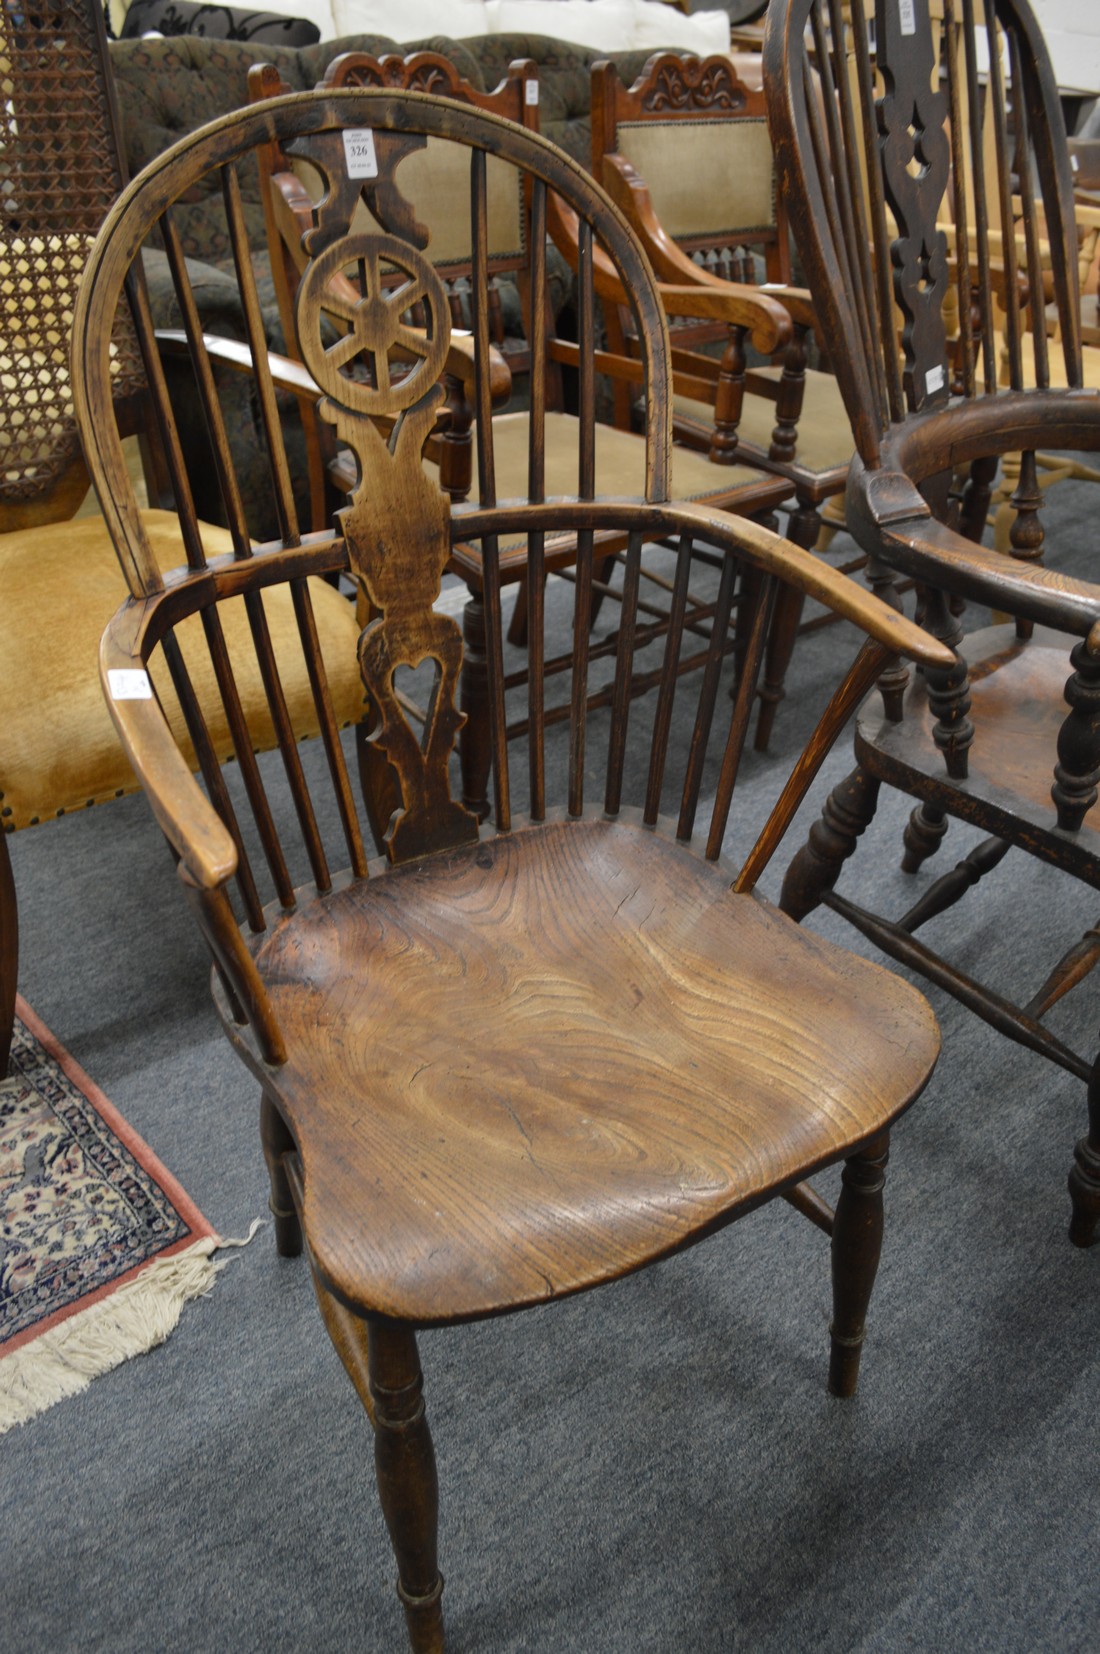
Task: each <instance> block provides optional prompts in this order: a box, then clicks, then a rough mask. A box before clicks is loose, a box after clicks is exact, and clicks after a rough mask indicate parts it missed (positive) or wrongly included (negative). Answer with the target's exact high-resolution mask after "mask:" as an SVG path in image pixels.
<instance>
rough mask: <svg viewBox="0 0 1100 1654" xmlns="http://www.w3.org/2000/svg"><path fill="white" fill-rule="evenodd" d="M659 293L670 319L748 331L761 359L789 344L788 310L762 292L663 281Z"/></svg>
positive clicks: (734, 286)
mask: <svg viewBox="0 0 1100 1654" xmlns="http://www.w3.org/2000/svg"><path fill="white" fill-rule="evenodd" d="M657 291H658V292H659V293H660V295H661V303H662V304H663V305H664V307H665V314H666V315H668V316H695V317H702V318H704V319H706V320H708V321H716V322H726V323H727V324H728V325H729V326H731V327H747V328H749V329H750V337H751V339H752V342H753V344H754V345H755V346H756V348H757V350H758V351H759V352H760V354H761V355H762V356H773V355H774V354H775V352H776V351H777V350H782V348H783V346H784V345H786V344H789V342H790V338H791V318H790V315H789V313H788V311H787V309H786V307H785V306H784V305H783V304H781V303H779V302H778V301H777V300H775V299H773V298H772V297H771V295H770V294H767V295H765V294H762V293H761V291H760V289H759V288H756V287H743V286H742V285H741V284H740V283H738V282H732V281H731V282H723V283H722V285H721V286H720V287H719V286H714V287H712V286H710V285H709V284H708V285H706V286H695V285H694V284H692V285H691V286H683V285H679V284H676V285H674V284H672V283H670V282H663V281H662V282H658V284H657ZM620 302H625V301H624V300H621V301H620Z"/></svg>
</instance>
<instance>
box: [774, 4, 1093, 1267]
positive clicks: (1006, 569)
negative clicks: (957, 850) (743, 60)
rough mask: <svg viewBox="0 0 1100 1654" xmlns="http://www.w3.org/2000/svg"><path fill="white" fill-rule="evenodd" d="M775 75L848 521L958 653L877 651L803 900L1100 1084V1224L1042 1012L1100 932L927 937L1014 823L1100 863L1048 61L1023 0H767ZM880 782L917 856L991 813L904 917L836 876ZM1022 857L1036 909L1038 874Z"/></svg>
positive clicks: (1088, 600) (805, 877)
mask: <svg viewBox="0 0 1100 1654" xmlns="http://www.w3.org/2000/svg"><path fill="white" fill-rule="evenodd" d="M872 24H873V31H872V28H871V25H872ZM765 79H766V84H767V87H768V98H769V114H770V118H771V122H772V130H773V134H774V138H775V144H776V152H777V155H778V158H779V169H780V188H781V189H782V191H783V192H784V194H785V195H786V196H787V198H788V200H789V202H790V205H791V209H792V215H793V222H794V225H795V230H796V234H797V236H798V243H799V248H800V251H801V254H802V259H803V262H804V264H805V267H806V271H807V276H808V279H809V281H810V284H811V287H812V289H813V292H814V297H815V301H816V304H817V306H818V309H819V311H820V313H821V314H822V316H823V317H824V318H825V325H826V332H827V334H828V336H829V337H831V338H833V339H835V340H837V341H842V342H843V348H838V350H837V352H836V357H835V362H834V367H835V371H836V374H837V378H838V380H839V382H840V384H841V387H842V389H843V392H844V399H845V402H846V405H847V408H848V412H849V415H850V417H851V422H852V429H853V432H854V434H855V438H856V441H857V444H858V450H859V452H858V458H857V459H856V460H855V461H854V462H853V465H852V469H851V474H850V477H849V484H848V497H847V498H848V512H847V515H848V521H849V524H850V526H851V528H852V531H853V533H854V534H855V535H856V537H857V538H858V539H859V541H860V543H861V545H862V546H863V547H864V549H865V550H866V551H867V552H868V554H869V555H870V558H871V579H872V583H873V584H874V585H875V587H876V589H878V590H880V591H882V592H883V593H884V595H887V596H889V594H890V593H891V591H892V590H893V585H894V581H895V578H896V577H897V576H898V575H903V576H906V577H908V578H911V579H913V580H915V581H917V582H918V583H919V585H920V590H921V605H922V614H923V616H924V619H925V621H926V623H927V624H928V626H929V628H930V629H931V630H933V631H934V632H935V633H936V635H937V636H939V637H940V638H941V640H942V641H944V642H945V643H946V644H948V645H949V646H950V647H951V648H952V650H953V651H954V655H955V659H954V665H953V666H952V668H951V670H950V671H949V672H946V673H942V672H940V671H939V670H938V669H932V670H928V671H926V672H925V673H924V674H923V675H922V676H921V677H919V678H910V677H909V675H908V674H907V673H906V672H905V671H898V672H895V671H891V672H888V673H886V674H884V677H883V680H882V683H881V689H882V692H883V707H884V712H885V716H883V715H882V712H881V711H880V709H879V707H878V705H877V701H876V703H875V704H872V705H869V706H868V708H866V709H865V711H864V713H863V715H861V717H860V719H859V720H858V721H857V731H856V756H857V768H856V770H855V771H854V772H853V774H852V775H851V776H849V777H848V778H847V780H846V781H845V782H843V783H841V784H840V785H839V786H838V787H837V788H836V789H835V790H834V793H833V795H832V797H831V798H830V800H829V802H828V803H827V805H826V807H825V813H824V819H823V821H822V823H820V824H819V825H818V827H816V828H815V829H814V831H813V834H812V837H811V842H810V843H809V844H808V845H807V846H806V847H805V848H804V849H803V850H802V851H800V852H799V854H798V856H797V857H796V858H795V860H794V862H793V863H792V865H791V868H790V869H789V871H788V875H787V878H786V881H785V885H784V896H783V902H784V906H785V908H786V910H787V911H788V912H789V913H791V914H794V915H797V916H799V917H802V916H804V915H805V914H807V913H808V912H809V911H811V910H812V909H813V908H814V907H815V906H816V905H817V904H818V903H819V902H827V903H828V904H829V905H831V906H833V907H834V908H836V910H837V911H839V912H842V913H844V914H845V915H846V916H847V917H848V918H849V919H851V920H852V921H853V923H855V924H856V925H857V926H858V927H859V928H860V929H861V930H862V931H863V932H864V934H866V935H867V936H870V937H871V938H873V940H875V941H876V942H877V943H879V944H880V945H881V946H882V947H883V948H884V949H885V950H886V951H887V952H888V953H889V954H890V955H891V956H892V957H894V958H895V959H898V960H900V961H902V962H904V963H906V964H908V965H911V966H912V967H913V968H915V969H917V970H920V971H922V972H924V973H925V974H926V975H927V976H928V977H929V978H930V979H932V980H934V981H936V982H938V983H939V984H940V985H941V986H943V987H944V988H946V989H947V990H948V991H949V992H951V993H954V994H955V995H956V996H957V997H958V998H959V999H960V1000H961V1001H962V1002H963V1003H965V1004H966V1005H968V1006H970V1007H971V1008H972V1009H973V1010H975V1011H976V1012H977V1013H978V1014H979V1015H981V1016H983V1017H984V1018H985V1019H986V1020H987V1021H988V1022H989V1023H990V1024H991V1026H993V1027H995V1028H997V1029H998V1030H1000V1031H1001V1032H1002V1033H1004V1034H1006V1035H1007V1036H1008V1037H1010V1038H1012V1039H1014V1040H1016V1041H1017V1042H1019V1043H1020V1044H1021V1045H1023V1046H1025V1047H1027V1048H1028V1049H1030V1050H1033V1051H1038V1052H1041V1053H1043V1054H1044V1055H1045V1056H1047V1057H1048V1058H1050V1060H1051V1061H1053V1062H1055V1063H1056V1064H1057V1065H1058V1066H1060V1067H1061V1068H1064V1069H1066V1070H1067V1071H1068V1072H1070V1073H1072V1074H1074V1075H1075V1076H1076V1077H1078V1078H1079V1079H1081V1080H1083V1081H1085V1082H1086V1083H1087V1084H1088V1088H1089V1132H1088V1135H1087V1136H1086V1137H1085V1138H1082V1139H1081V1141H1080V1142H1079V1144H1078V1146H1077V1152H1076V1157H1075V1164H1074V1167H1073V1170H1072V1172H1071V1176H1070V1189H1071V1194H1072V1198H1073V1219H1072V1224H1071V1231H1070V1232H1071V1235H1072V1237H1073V1239H1074V1240H1075V1241H1076V1242H1077V1243H1078V1244H1080V1245H1087V1244H1089V1243H1090V1242H1091V1240H1092V1238H1093V1236H1094V1234H1095V1231H1096V1226H1097V1222H1098V1221H1100V1089H1098V1088H1097V1085H1096V1081H1095V1077H1094V1076H1095V1074H1096V1068H1095V1059H1094V1057H1093V1055H1091V1054H1090V1053H1089V1052H1088V1050H1087V1049H1086V1051H1085V1052H1084V1053H1082V1052H1081V1051H1080V1050H1076V1049H1074V1048H1073V1047H1072V1046H1071V1045H1070V1043H1069V1041H1068V1040H1067V1039H1066V1038H1063V1037H1062V1036H1060V1035H1058V1034H1056V1033H1055V1032H1054V1030H1053V1029H1052V1028H1050V1027H1049V1026H1048V1025H1047V1024H1045V1023H1044V1020H1043V1019H1044V1018H1045V1017H1046V1016H1047V1015H1048V1013H1049V1012H1051V1011H1052V1010H1053V1008H1054V1007H1055V1006H1058V1005H1060V1003H1061V1001H1062V1000H1063V999H1064V997H1065V995H1066V994H1067V993H1069V991H1070V990H1071V989H1072V988H1073V987H1075V986H1076V985H1077V984H1079V983H1080V982H1082V981H1083V980H1084V979H1085V977H1086V976H1087V975H1088V972H1089V971H1090V970H1091V969H1092V968H1093V967H1094V966H1095V964H1096V963H1097V962H1098V960H1100V947H1098V946H1095V945H1093V944H1092V943H1091V942H1086V943H1082V942H1081V940H1080V938H1079V936H1077V935H1076V934H1075V935H1074V936H1073V937H1072V938H1065V939H1064V940H1063V946H1064V947H1065V946H1066V943H1068V944H1069V945H1068V947H1066V951H1065V952H1063V953H1062V956H1061V958H1060V959H1058V960H1057V961H1056V962H1055V963H1054V965H1053V966H1051V965H1050V963H1049V961H1045V960H1041V961H1036V981H1035V983H1034V992H1033V993H1032V994H1030V996H1028V995H1019V993H1018V990H1014V995H1013V996H1010V995H1009V994H1008V993H1007V991H1006V990H1004V989H1002V988H999V987H998V986H997V985H995V984H992V983H989V982H986V981H985V980H984V978H980V977H979V976H978V975H977V974H974V975H971V974H967V973H966V972H964V971H963V969H962V968H961V966H960V965H959V964H958V963H956V962H954V961H953V960H948V959H945V958H944V957H943V955H942V954H941V953H940V952H939V950H938V949H937V948H934V947H933V946H932V945H931V944H930V943H926V942H925V941H924V940H923V939H918V938H917V937H916V935H915V932H916V931H917V930H918V929H920V928H921V927H922V926H924V925H925V924H927V923H929V922H930V921H931V920H932V919H934V918H936V917H938V916H939V915H941V914H943V913H944V912H945V911H946V910H947V909H948V908H950V907H952V906H953V905H954V904H955V903H956V902H958V901H959V900H960V898H961V897H962V896H963V895H964V894H965V893H966V892H968V891H969V890H971V889H972V888H973V887H974V886H975V885H976V884H977V883H979V881H981V880H983V879H984V878H986V877H987V876H988V875H990V874H992V873H993V871H994V869H996V868H997V867H998V866H999V864H1000V863H1001V861H1002V860H1003V859H1004V857H1005V855H1006V854H1007V853H1008V851H1009V850H1010V848H1013V847H1015V848H1016V849H1018V850H1019V851H1022V852H1024V853H1026V854H1027V855H1029V856H1035V857H1037V858H1039V859H1040V860H1042V861H1044V862H1047V863H1049V864H1053V865H1054V866H1057V867H1061V868H1063V869H1065V870H1066V871H1067V872H1069V873H1071V874H1073V875H1074V876H1076V877H1078V878H1080V879H1082V880H1083V881H1084V882H1085V883H1086V884H1087V885H1088V886H1089V887H1090V888H1095V886H1096V884H1097V882H1098V881H1100V834H1098V832H1097V827H1096V821H1095V809H1094V806H1095V804H1096V801H1097V778H1098V775H1100V741H1098V738H1097V727H1096V721H1095V716H1094V711H1093V708H1094V707H1095V704H1096V685H1097V682H1098V677H1100V674H1098V671H1097V667H1096V664H1095V659H1096V657H1095V649H1096V644H1097V639H1098V638H1100V630H1097V626H1098V622H1100V586H1098V585H1097V584H1095V583H1093V582H1092V581H1091V580H1090V579H1089V578H1088V573H1087V570H1085V569H1083V568H1081V566H1080V565H1079V566H1078V569H1077V571H1076V572H1070V571H1069V570H1068V569H1065V568H1061V569H1060V568H1058V567H1057V566H1051V567H1046V566H1044V564H1045V562H1046V561H1047V560H1048V559H1051V560H1052V559H1054V558H1056V556H1057V554H1058V551H1059V549H1060V548H1059V545H1058V543H1057V540H1056V539H1055V540H1054V541H1053V542H1052V541H1048V532H1047V522H1046V519H1045V515H1044V510H1043V494H1042V488H1041V486H1040V482H1039V477H1038V471H1037V452H1036V451H1037V449H1038V448H1039V446H1040V444H1041V445H1042V448H1043V449H1044V450H1045V449H1052V450H1060V449H1062V450H1071V451H1077V450H1091V451H1092V452H1095V451H1096V450H1097V449H1098V448H1100V395H1098V393H1097V391H1096V390H1094V389H1088V388H1086V386H1085V382H1084V376H1083V372H1082V346H1081V324H1080V303H1079V295H1078V268H1077V261H1078V238H1077V229H1076V225H1075V221H1074V176H1073V171H1072V167H1071V161H1070V154H1069V150H1068V147H1067V143H1066V137H1065V129H1064V124H1063V119H1062V112H1061V107H1060V104H1059V98H1058V90H1057V87H1056V85H1055V80H1054V74H1053V70H1052V68H1051V63H1050V59H1049V57H1048V55H1047V51H1046V47H1045V44H1044V41H1043V37H1042V34H1041V31H1040V29H1039V26H1038V23H1037V22H1036V19H1035V17H1034V14H1033V13H1032V11H1031V9H1030V7H1029V6H1028V4H1027V3H1026V0H984V3H983V0H900V3H899V0H878V3H877V4H875V5H874V6H871V5H866V6H865V5H863V4H855V5H852V6H850V7H849V6H847V5H842V4H840V3H839V0H836V3H834V0H773V3H772V5H771V7H770V10H769V17H768V30H767V42H766V47H765ZM948 318H950V321H949V320H948ZM1017 456H1019V458H1018V459H1017ZM1006 462H1009V463H1011V464H1013V465H1017V466H1018V477H1019V480H1018V483H1017V484H1016V487H1015V491H1014V492H1013V493H1012V496H1011V504H1012V506H1013V508H1014V512H1015V518H1014V521H1013V523H1012V528H1011V531H1010V534H1009V536H1008V539H1009V546H1008V550H1009V553H1010V555H1008V556H1005V555H1003V554H1002V553H1000V552H998V551H996V550H994V549H992V548H991V547H987V546H983V545H982V543H981V542H982V538H983V534H985V532H986V529H987V518H988V514H989V505H990V499H991V490H992V488H993V484H994V482H995V480H996V479H997V476H998V472H999V470H1000V468H1001V467H1002V465H1003V464H1005V463H1006ZM1086 532H1087V531H1086ZM1073 538H1075V536H1072V535H1071V536H1069V537H1068V538H1067V549H1070V546H1069V541H1070V540H1072V539H1073ZM1072 549H1079V544H1078V546H1077V547H1073V548H1072ZM894 600H896V598H895V599H894ZM967 605H978V606H981V608H982V609H985V608H988V609H991V610H992V611H993V612H994V615H995V616H999V617H1003V616H1005V615H1007V616H1009V617H1011V618H1010V620H1009V621H1008V622H1007V623H1002V622H1001V620H1000V619H997V620H995V623H994V624H993V625H982V624H980V623H979V624H974V623H973V622H972V620H971V618H970V617H967V619H966V622H965V624H966V626H968V627H970V626H972V628H973V629H969V630H966V631H965V635H964V619H963V618H961V616H962V615H963V613H964V611H965V609H966V606H967ZM973 612H974V611H973V610H972V611H971V615H972V614H973ZM979 612H980V611H979ZM1067 709H1068V710H1067ZM883 783H887V784H889V785H891V786H896V787H900V788H902V789H903V790H905V791H907V792H909V793H910V794H911V795H912V796H913V797H915V798H916V799H917V800H918V804H917V808H916V809H915V810H914V812H913V814H912V816H911V818H910V822H909V825H908V827H907V829H906V832H905V852H904V860H903V863H902V865H903V867H904V869H905V870H906V871H907V872H909V873H911V874H914V875H915V874H917V873H918V872H919V871H920V870H921V868H922V866H923V864H924V863H925V861H927V859H928V858H929V857H930V856H932V855H934V854H935V853H936V851H937V850H938V848H939V846H940V844H941V843H942V841H943V838H944V834H945V832H946V831H947V827H948V823H949V820H950V819H951V818H959V819H962V820H964V821H966V822H968V823H971V824H973V825H976V826H977V827H979V829H980V830H981V831H982V832H983V833H985V834H987V835H988V837H986V838H984V839H983V840H982V841H981V842H980V843H979V844H978V845H977V846H976V847H975V848H974V849H972V850H971V851H970V852H969V853H968V854H967V855H966V857H965V858H964V860H962V861H961V862H960V863H959V864H958V865H957V866H956V867H955V868H954V869H953V870H952V871H951V872H950V873H946V874H944V875H943V876H942V877H940V878H939V879H937V880H935V881H934V882H933V884H932V885H931V887H930V888H928V889H924V890H922V891H919V892H914V900H913V902H912V905H911V906H910V907H909V908H908V910H907V911H906V912H905V913H904V914H903V915H902V916H901V917H900V918H898V919H890V918H887V917H885V916H884V915H882V914H879V913H872V912H870V911H868V910H867V909H866V908H865V907H864V906H862V905H861V904H859V903H856V902H853V901H851V900H850V899H849V898H848V897H847V896H844V895H841V894H840V892H838V891H837V890H836V889H835V888H834V886H835V885H836V883H837V881H838V877H839V874H840V868H841V864H842V862H843V861H844V860H846V859H847V857H848V856H850V855H851V854H852V852H853V850H854V849H855V845H856V841H857V839H859V838H860V837H861V836H862V835H863V834H864V832H865V830H866V829H867V827H868V826H869V824H870V822H871V819H872V817H873V815H874V813H875V808H876V802H877V799H878V797H879V791H880V788H881V786H882V785H883ZM1013 865H1014V866H1015V867H1016V869H1017V871H1016V876H1015V878H1014V879H1013V880H1012V884H1011V898H1010V901H1011V906H1010V909H1009V913H1010V915H1011V922H1012V923H1015V913H1016V907H1017V904H1018V903H1019V902H1020V901H1021V900H1023V899H1025V896H1026V893H1027V891H1028V889H1029V881H1028V879H1027V877H1026V871H1025V872H1023V876H1021V874H1022V870H1021V867H1020V864H1019V862H1018V861H1016V862H1014V864H1013ZM1024 869H1026V863H1025V864H1024ZM960 929H961V927H960ZM1040 966H1041V972H1040V969H1039V967H1040ZM1063 1009H1064V1008H1063ZM1085 1040H1086V1044H1092V1043H1093V1042H1094V1025H1093V1019H1092V1018H1091V1017H1090V1018H1089V1026H1088V1030H1087V1032H1086V1034H1085Z"/></svg>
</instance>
